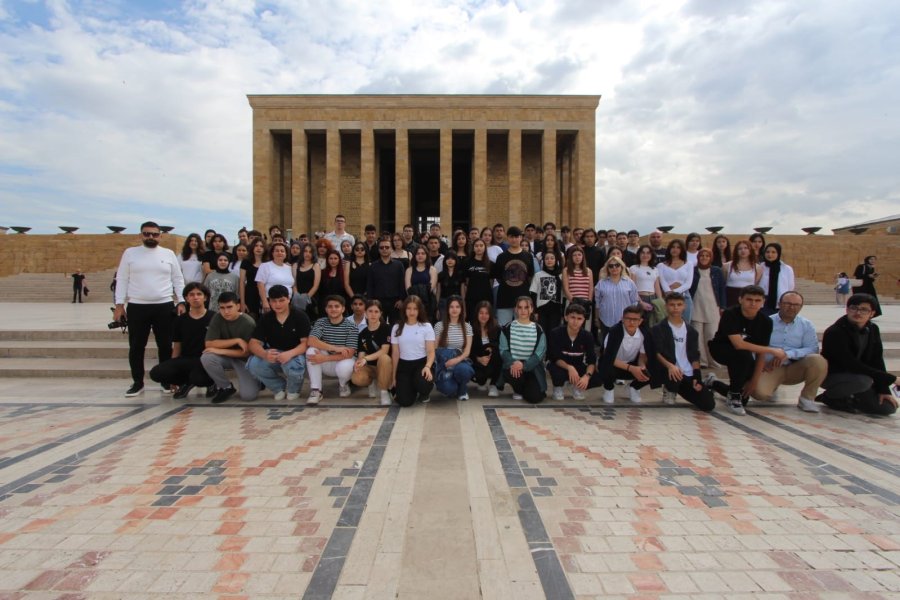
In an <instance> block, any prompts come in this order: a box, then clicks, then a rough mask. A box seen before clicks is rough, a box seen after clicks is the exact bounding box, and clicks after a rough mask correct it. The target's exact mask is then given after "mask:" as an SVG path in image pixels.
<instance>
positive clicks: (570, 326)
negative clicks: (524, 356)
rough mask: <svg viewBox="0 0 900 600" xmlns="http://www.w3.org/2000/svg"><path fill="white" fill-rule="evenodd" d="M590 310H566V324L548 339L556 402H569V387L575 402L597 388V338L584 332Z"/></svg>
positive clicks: (571, 307)
mask: <svg viewBox="0 0 900 600" xmlns="http://www.w3.org/2000/svg"><path fill="white" fill-rule="evenodd" d="M586 320H587V311H585V310H584V307H583V306H582V305H580V304H570V305H569V306H567V307H566V317H565V323H564V324H563V325H560V326H559V327H556V328H555V329H553V330H552V331H551V332H550V334H549V335H548V336H547V370H548V371H549V372H550V379H551V381H553V399H554V400H563V399H565V388H566V387H569V388H570V389H571V391H572V397H573V398H574V399H575V400H584V392H585V390H587V389H588V388H592V387H597V386H599V385H600V384H601V379H600V377H599V375H598V373H597V353H596V351H595V350H594V337H593V336H592V335H591V334H590V333H589V332H587V331H585V330H584V322H585V321H586Z"/></svg>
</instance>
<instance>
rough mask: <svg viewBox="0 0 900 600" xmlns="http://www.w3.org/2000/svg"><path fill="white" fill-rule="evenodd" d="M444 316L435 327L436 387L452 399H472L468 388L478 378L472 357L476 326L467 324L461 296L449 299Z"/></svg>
mask: <svg viewBox="0 0 900 600" xmlns="http://www.w3.org/2000/svg"><path fill="white" fill-rule="evenodd" d="M445 306H446V308H445V309H444V310H443V311H442V312H443V317H442V318H441V320H440V321H438V323H437V325H435V326H434V337H435V340H436V346H437V347H436V349H435V368H434V379H435V383H434V385H435V387H436V388H437V389H438V391H439V392H440V393H442V394H444V395H445V396H447V397H448V398H454V397H455V398H456V399H458V400H468V399H469V391H468V385H469V382H470V381H472V377H473V376H474V375H475V369H473V368H472V361H471V360H469V355H470V353H471V351H472V337H473V336H472V325H471V324H470V323H468V322H466V309H465V307H464V306H463V300H462V298H461V297H460V296H450V297H449V298H447V299H446V305H445Z"/></svg>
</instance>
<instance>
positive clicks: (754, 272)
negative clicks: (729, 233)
mask: <svg viewBox="0 0 900 600" xmlns="http://www.w3.org/2000/svg"><path fill="white" fill-rule="evenodd" d="M722 270H723V271H725V303H726V304H727V305H728V306H734V305H735V304H737V303H738V298H739V297H740V294H741V290H743V289H744V288H745V287H747V286H748V285H755V286H758V285H759V281H760V279H761V278H762V268H761V267H760V266H759V264H757V261H756V255H755V254H753V246H751V245H750V242H748V241H747V240H741V241H739V242H738V243H736V244H735V245H734V252H733V254H732V260H731V262H729V263H726V264H725V266H724V267H722Z"/></svg>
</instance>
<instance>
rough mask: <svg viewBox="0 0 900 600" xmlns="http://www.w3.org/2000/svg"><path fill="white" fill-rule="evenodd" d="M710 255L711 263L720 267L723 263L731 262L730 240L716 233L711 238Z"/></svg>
mask: <svg viewBox="0 0 900 600" xmlns="http://www.w3.org/2000/svg"><path fill="white" fill-rule="evenodd" d="M712 255H713V261H712V264H714V265H715V266H717V267H719V268H720V269H721V268H723V267H724V265H725V263H727V262H731V240H729V239H728V237H726V236H724V235H717V236H716V239H714V240H713V246H712Z"/></svg>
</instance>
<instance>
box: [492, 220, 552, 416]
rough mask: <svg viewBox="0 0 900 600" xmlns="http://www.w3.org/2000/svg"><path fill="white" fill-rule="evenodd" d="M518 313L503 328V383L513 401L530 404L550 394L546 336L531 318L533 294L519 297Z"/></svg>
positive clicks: (501, 351) (501, 341)
mask: <svg viewBox="0 0 900 600" xmlns="http://www.w3.org/2000/svg"><path fill="white" fill-rule="evenodd" d="M510 229H513V228H512V227H510ZM515 313H516V318H515V319H514V320H513V321H511V322H509V323H507V324H506V325H505V326H504V327H503V328H502V329H501V330H500V358H501V359H502V361H503V375H502V377H503V378H502V382H504V383H509V384H510V386H511V387H512V389H513V396H512V397H513V400H522V399H524V400H525V401H526V402H528V403H530V404H537V403H539V402H540V401H541V400H543V399H544V396H545V395H546V393H547V377H546V375H545V373H544V355H545V354H546V353H547V336H546V335H545V334H544V330H543V329H541V326H540V325H538V324H537V323H535V322H534V321H533V320H532V318H531V317H532V314H533V313H534V301H533V300H532V299H531V296H521V297H519V299H518V300H516V304H515ZM498 387H501V386H498Z"/></svg>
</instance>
